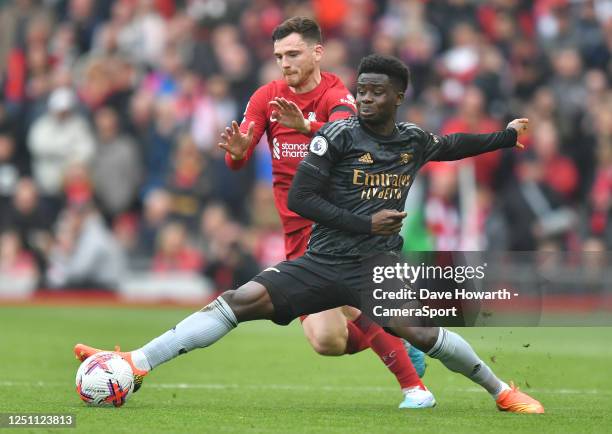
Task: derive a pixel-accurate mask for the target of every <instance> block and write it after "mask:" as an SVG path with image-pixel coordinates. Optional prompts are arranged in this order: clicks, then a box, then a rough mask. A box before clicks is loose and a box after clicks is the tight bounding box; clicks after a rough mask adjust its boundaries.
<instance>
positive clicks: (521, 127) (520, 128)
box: [506, 118, 529, 149]
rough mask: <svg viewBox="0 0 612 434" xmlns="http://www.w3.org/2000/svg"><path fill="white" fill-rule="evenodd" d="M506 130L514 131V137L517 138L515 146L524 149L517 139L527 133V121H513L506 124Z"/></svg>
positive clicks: (525, 119)
mask: <svg viewBox="0 0 612 434" xmlns="http://www.w3.org/2000/svg"><path fill="white" fill-rule="evenodd" d="M506 128H512V129H513V130H515V131H516V137H517V139H516V146H517V147H519V148H521V149H525V145H523V144H522V143H521V142H520V140H519V139H520V137H521V135H523V134H525V133H527V131H529V119H527V118H521V119H514V120H513V121H512V122H510V123H509V124H508V126H507V127H506Z"/></svg>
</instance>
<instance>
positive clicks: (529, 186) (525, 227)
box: [502, 155, 575, 251]
mask: <svg viewBox="0 0 612 434" xmlns="http://www.w3.org/2000/svg"><path fill="white" fill-rule="evenodd" d="M544 176H545V172H544V167H543V165H542V163H541V162H540V161H539V160H537V159H536V158H535V157H534V156H529V155H528V156H527V157H525V158H524V159H523V160H522V161H521V162H520V163H519V164H518V166H517V178H518V182H516V183H510V184H509V185H508V186H507V188H506V190H505V191H504V192H503V196H502V204H503V207H504V215H505V217H506V224H507V227H508V239H509V245H508V248H509V249H510V250H520V251H533V250H536V249H537V248H539V247H541V246H542V245H545V244H546V243H547V242H553V243H557V242H559V241H560V242H564V241H565V237H566V236H567V234H568V233H569V231H570V230H571V229H572V225H573V224H574V222H575V216H574V213H572V211H571V210H570V209H569V208H567V207H566V206H565V202H564V201H563V199H562V198H561V197H560V195H559V194H558V193H557V192H556V191H555V190H554V189H553V188H552V187H551V186H550V185H549V184H547V183H546V181H545V178H544Z"/></svg>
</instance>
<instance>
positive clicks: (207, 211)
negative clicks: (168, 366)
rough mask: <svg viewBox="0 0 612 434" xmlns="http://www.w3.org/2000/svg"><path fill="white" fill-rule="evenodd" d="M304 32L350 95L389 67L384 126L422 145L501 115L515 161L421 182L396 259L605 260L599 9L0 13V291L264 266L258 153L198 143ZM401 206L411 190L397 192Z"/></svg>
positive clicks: (437, 3)
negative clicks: (404, 127)
mask: <svg viewBox="0 0 612 434" xmlns="http://www.w3.org/2000/svg"><path fill="white" fill-rule="evenodd" d="M294 15H306V16H311V17H314V18H316V19H317V20H318V22H319V23H320V24H321V26H322V29H323V34H324V38H325V41H324V46H325V54H324V58H323V64H322V68H323V69H324V70H327V71H331V72H334V73H336V74H337V75H339V76H340V77H341V79H342V80H343V81H344V82H345V84H346V85H347V86H348V87H349V89H352V87H353V86H354V82H355V78H356V77H355V71H356V67H357V65H358V63H359V60H360V58H361V57H362V56H364V55H365V54H368V53H371V52H379V53H384V54H392V55H395V56H398V57H400V58H401V59H402V60H404V61H405V62H406V63H407V64H408V65H409V66H410V68H411V72H412V85H411V87H410V89H409V92H408V98H407V100H408V102H407V103H406V104H404V106H403V107H402V109H401V113H400V117H401V119H400V120H409V121H411V122H415V123H417V124H419V125H421V126H423V127H424V128H426V129H428V130H430V131H432V132H436V133H441V134H448V133H453V132H473V133H478V132H491V131H494V130H498V129H503V128H504V126H505V125H506V123H507V122H508V121H509V120H511V119H513V118H515V117H528V118H529V119H530V120H531V125H532V130H531V134H530V136H529V138H528V140H526V141H525V143H524V145H525V146H526V149H527V150H525V151H517V150H506V151H504V152H497V153H492V154H487V155H484V156H480V157H477V158H475V159H472V160H471V161H470V162H468V163H465V162H461V163H454V164H452V163H435V164H434V163H432V164H429V165H428V166H427V167H426V168H425V169H424V171H423V174H422V176H421V180H420V181H419V184H418V185H416V186H415V192H414V194H413V196H414V197H415V198H416V199H415V198H411V200H410V201H409V204H410V209H409V210H408V211H409V212H410V216H409V221H408V223H407V225H406V237H405V238H406V246H407V248H409V249H418V248H422V249H441V250H461V249H466V250H483V249H495V250H530V251H531V250H539V249H542V250H570V251H584V250H588V251H605V250H610V249H611V248H612V224H611V223H610V215H611V212H612V211H611V210H612V0H571V1H570V0H536V1H523V0H492V1H486V2H484V1H476V0H472V1H471V0H386V1H385V0H380V1H376V0H311V1H281V0H255V1H244V0H182V1H180V0H179V1H172V0H114V1H113V0H97V1H94V0H38V1H37V0H14V1H0V59H2V61H1V62H0V233H1V238H0V273H4V274H8V275H21V274H24V273H26V274H27V273H29V274H31V275H34V276H36V278H37V279H38V282H39V285H40V286H44V287H56V288H69V287H78V288H87V287H93V288H109V289H112V288H114V287H116V286H117V284H118V281H119V280H120V279H121V276H122V275H123V273H124V272H125V269H126V268H134V267H135V268H139V267H140V268H146V269H149V270H150V271H151V272H153V273H169V272H175V271H181V272H193V273H197V274H200V275H204V276H207V277H208V278H210V279H211V280H212V282H214V285H215V287H217V288H219V289H226V288H229V287H233V286H236V285H238V284H241V283H243V282H245V281H246V280H248V279H249V278H250V277H251V276H253V275H254V274H256V273H257V271H258V270H259V269H260V268H261V267H262V266H267V265H269V264H273V263H276V262H278V261H279V260H281V259H283V256H284V244H283V238H282V233H281V232H280V225H279V221H278V217H277V216H276V211H275V209H274V204H273V199H272V189H271V175H270V173H271V170H270V156H269V152H268V150H267V145H266V144H265V141H264V143H261V144H260V145H259V146H258V152H257V158H256V159H255V161H253V162H252V163H251V164H249V165H248V167H247V168H246V169H244V170H242V171H239V172H231V171H230V170H229V169H227V168H226V166H225V164H224V161H223V152H222V151H221V150H219V149H218V148H217V146H216V144H217V142H218V138H219V134H220V132H221V131H222V129H223V127H225V126H226V125H228V124H229V123H230V122H231V121H232V120H234V119H236V120H240V119H241V117H242V112H243V111H244V108H245V106H246V103H247V101H248V99H249V97H250V95H251V94H252V92H253V91H254V90H255V89H256V88H257V87H258V86H260V85H262V84H264V83H266V82H268V81H270V80H273V79H277V78H279V71H278V69H277V66H276V64H275V60H274V58H273V55H272V43H271V33H272V30H273V29H274V28H275V27H276V26H277V25H278V24H280V23H281V22H282V21H283V20H284V19H286V18H288V17H290V16H294ZM411 194H412V193H411Z"/></svg>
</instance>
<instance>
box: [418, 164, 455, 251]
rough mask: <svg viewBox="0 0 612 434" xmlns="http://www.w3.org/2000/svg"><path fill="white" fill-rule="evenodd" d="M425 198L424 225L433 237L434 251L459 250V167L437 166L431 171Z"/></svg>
mask: <svg viewBox="0 0 612 434" xmlns="http://www.w3.org/2000/svg"><path fill="white" fill-rule="evenodd" d="M429 174H430V176H429V180H430V185H429V192H428V194H427V196H426V199H425V225H426V226H427V228H428V229H429V232H430V233H431V234H432V235H433V238H434V248H435V250H459V246H460V243H461V227H460V220H459V208H458V206H457V168H456V166H454V165H445V166H442V165H439V166H434V168H433V169H430V171H429Z"/></svg>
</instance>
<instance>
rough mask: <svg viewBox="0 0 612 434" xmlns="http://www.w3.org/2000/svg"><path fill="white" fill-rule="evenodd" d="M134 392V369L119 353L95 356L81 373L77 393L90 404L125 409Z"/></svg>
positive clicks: (103, 353) (87, 360) (81, 367)
mask: <svg viewBox="0 0 612 434" xmlns="http://www.w3.org/2000/svg"><path fill="white" fill-rule="evenodd" d="M133 390H134V374H133V373H132V368H131V367H130V365H129V363H128V362H126V361H125V360H123V358H121V357H120V356H119V355H117V354H115V353H111V352H106V351H105V352H101V353H97V354H94V355H93V356H91V357H89V358H87V359H85V361H84V362H83V363H81V366H79V369H78V370H77V374H76V391H77V393H78V394H79V397H80V398H81V399H82V400H83V401H85V402H86V403H87V404H90V405H93V406H98V407H109V406H114V407H121V406H122V405H123V404H125V401H126V400H127V399H128V397H129V396H130V395H131V394H132V391H133Z"/></svg>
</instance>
